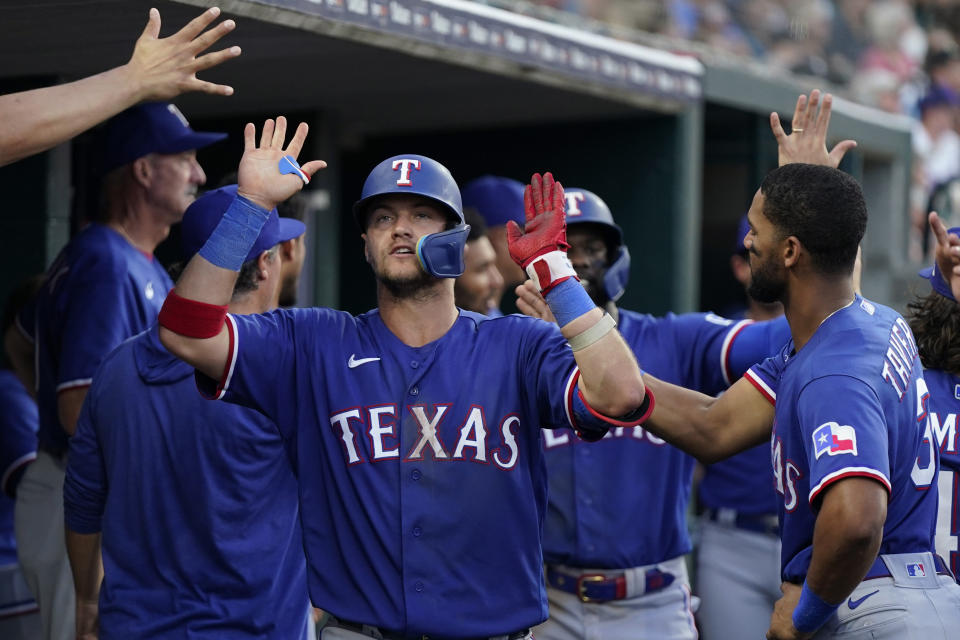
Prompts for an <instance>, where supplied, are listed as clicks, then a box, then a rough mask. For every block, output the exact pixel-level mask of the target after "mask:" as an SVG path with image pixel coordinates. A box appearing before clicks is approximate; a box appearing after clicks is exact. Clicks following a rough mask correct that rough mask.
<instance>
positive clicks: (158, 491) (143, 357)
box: [63, 328, 308, 640]
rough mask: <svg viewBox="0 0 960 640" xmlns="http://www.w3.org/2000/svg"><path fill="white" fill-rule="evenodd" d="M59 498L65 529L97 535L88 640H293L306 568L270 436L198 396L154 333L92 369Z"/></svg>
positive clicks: (286, 475)
mask: <svg viewBox="0 0 960 640" xmlns="http://www.w3.org/2000/svg"><path fill="white" fill-rule="evenodd" d="M63 497H64V511H65V521H66V525H67V527H68V528H69V529H71V530H73V531H76V532H78V533H96V532H99V531H102V553H103V566H104V582H103V586H102V587H101V591H100V631H101V637H110V638H184V637H190V638H211V639H212V638H276V639H277V640H289V639H291V638H303V637H304V635H305V633H306V625H307V618H306V616H307V603H308V599H307V586H306V559H305V557H304V554H303V547H302V542H301V535H300V526H299V522H298V510H297V484H296V479H295V478H294V475H293V471H292V468H291V464H290V460H289V459H288V457H287V455H286V450H285V448H284V446H283V441H282V439H281V436H280V432H279V430H278V429H277V427H276V426H275V425H274V424H273V423H272V422H270V420H268V419H267V418H265V417H264V416H263V415H262V414H260V413H257V412H256V411H253V410H251V409H247V408H245V407H238V406H232V405H228V404H221V403H211V402H207V401H206V400H204V399H203V398H202V397H201V396H200V395H199V394H198V393H197V391H196V386H195V384H194V378H193V368H192V367H190V366H189V365H187V364H186V363H184V362H182V361H180V360H178V359H177V358H176V357H174V356H172V355H171V354H170V353H168V352H167V351H166V350H165V349H164V348H163V346H162V345H161V344H160V342H159V338H158V336H157V330H156V328H153V329H151V330H150V331H149V332H146V333H143V334H141V335H139V336H137V337H135V338H133V339H131V340H129V341H127V342H125V343H123V344H122V345H121V346H120V347H119V348H117V349H116V350H115V351H113V352H112V353H111V354H110V355H108V356H107V357H106V358H105V359H104V361H103V364H102V366H101V367H100V368H99V369H98V370H97V373H96V376H95V378H94V383H93V386H92V387H91V388H90V391H89V393H88V395H87V398H86V401H85V402H84V405H83V411H82V413H81V417H80V421H79V423H78V425H77V431H76V435H75V436H74V437H73V438H71V440H70V455H69V457H68V463H67V472H66V479H65V482H64V490H63Z"/></svg>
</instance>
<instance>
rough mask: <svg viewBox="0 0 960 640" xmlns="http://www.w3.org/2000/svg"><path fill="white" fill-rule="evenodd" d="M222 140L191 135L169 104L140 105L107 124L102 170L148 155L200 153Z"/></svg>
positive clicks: (204, 134)
mask: <svg viewBox="0 0 960 640" xmlns="http://www.w3.org/2000/svg"><path fill="white" fill-rule="evenodd" d="M226 137H227V134H225V133H210V132H200V131H194V130H193V129H191V128H190V123H189V122H187V119H186V118H185V117H184V115H183V114H182V113H181V112H180V110H179V109H177V107H176V106H174V105H172V104H170V103H169V102H144V103H142V104H138V105H136V106H135V107H130V108H129V109H127V110H126V111H124V112H122V113H119V114H117V115H115V116H114V117H113V118H111V119H110V120H108V121H107V124H106V130H105V132H104V149H103V154H104V156H103V170H104V172H107V171H112V170H113V169H116V168H117V167H121V166H123V165H125V164H129V163H131V162H133V161H134V160H136V159H137V158H142V157H143V156H145V155H147V154H150V153H181V152H183V151H190V150H191V149H201V148H203V147H206V146H207V145H211V144H213V143H214V142H219V141H220V140H223V139H224V138H226Z"/></svg>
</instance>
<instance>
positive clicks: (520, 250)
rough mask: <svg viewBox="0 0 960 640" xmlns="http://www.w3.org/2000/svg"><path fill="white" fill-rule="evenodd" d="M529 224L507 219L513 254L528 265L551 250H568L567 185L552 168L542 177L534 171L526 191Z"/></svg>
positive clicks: (508, 239)
mask: <svg viewBox="0 0 960 640" xmlns="http://www.w3.org/2000/svg"><path fill="white" fill-rule="evenodd" d="M523 206H524V215H525V217H526V225H525V226H524V228H523V230H521V229H520V227H519V226H518V225H517V223H516V222H514V221H513V220H510V221H509V222H507V247H508V249H509V250H510V257H511V258H513V261H514V262H516V263H517V264H518V265H520V266H521V267H524V268H526V266H527V265H528V264H530V263H531V262H532V261H533V260H534V258H537V257H539V256H541V255H544V254H546V253H548V252H550V251H557V250H559V251H564V252H565V251H566V250H567V248H568V247H569V246H570V245H568V244H567V220H566V216H565V215H564V207H565V206H566V202H565V200H564V197H563V186H562V185H561V184H560V183H559V182H555V181H554V179H553V174H552V173H550V172H549V171H548V172H547V173H545V174H544V175H543V178H542V179H541V177H540V174H539V173H535V174H533V177H532V178H531V179H530V184H529V185H527V187H526V189H525V190H524V193H523Z"/></svg>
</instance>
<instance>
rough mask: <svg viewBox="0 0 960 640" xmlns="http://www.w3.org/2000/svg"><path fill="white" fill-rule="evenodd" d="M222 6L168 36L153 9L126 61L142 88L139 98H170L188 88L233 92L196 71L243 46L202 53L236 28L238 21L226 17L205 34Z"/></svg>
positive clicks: (204, 13)
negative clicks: (163, 31) (161, 33)
mask: <svg viewBox="0 0 960 640" xmlns="http://www.w3.org/2000/svg"><path fill="white" fill-rule="evenodd" d="M219 15H220V9H218V8H217V7H211V8H210V9H207V10H206V11H204V12H203V13H201V14H200V15H199V16H197V17H196V18H194V19H193V20H191V21H190V22H188V23H187V24H186V25H185V26H184V27H183V28H182V29H180V30H179V31H177V32H176V33H175V34H173V35H171V36H168V37H166V38H161V37H160V12H159V11H157V10H156V9H150V18H149V20H148V21H147V26H146V28H144V30H143V33H142V34H141V35H140V37H139V38H138V39H137V43H136V45H134V48H133V56H132V57H131V58H130V62H128V63H127V70H128V71H129V73H130V79H131V81H132V82H134V83H136V84H137V85H138V86H139V87H140V91H139V92H138V93H139V96H138V98H139V100H169V99H170V98H173V97H174V96H176V95H179V94H181V93H186V92H188V91H203V92H204V93H213V94H217V95H224V96H229V95H232V94H233V87H229V86H226V85H222V84H214V83H212V82H206V81H204V80H200V79H198V78H197V72H198V71H203V70H205V69H209V68H210V67H215V66H216V65H218V64H220V63H221V62H224V61H225V60H229V59H230V58H235V57H237V56H238V55H240V47H229V48H227V49H222V50H220V51H215V52H213V53H208V54H206V55H203V56H201V55H200V54H201V53H202V52H203V51H205V50H206V49H208V48H209V47H210V46H211V45H212V44H213V43H215V42H216V41H217V40H219V39H220V38H222V37H223V36H225V35H227V34H228V33H230V32H231V31H233V29H234V27H236V26H237V24H236V23H235V22H234V21H233V20H224V21H223V22H221V23H220V24H218V25H217V26H215V27H214V28H213V29H210V30H209V31H207V32H206V33H203V30H204V29H206V28H207V27H208V26H209V25H210V23H211V22H213V21H214V20H216V19H217V16H219Z"/></svg>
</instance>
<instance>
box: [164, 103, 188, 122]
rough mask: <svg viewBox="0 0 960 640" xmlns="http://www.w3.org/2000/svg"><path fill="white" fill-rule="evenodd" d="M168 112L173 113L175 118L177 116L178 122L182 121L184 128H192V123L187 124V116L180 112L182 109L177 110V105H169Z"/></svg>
mask: <svg viewBox="0 0 960 640" xmlns="http://www.w3.org/2000/svg"><path fill="white" fill-rule="evenodd" d="M167 111H169V112H170V113H172V114H173V115H174V116H176V117H177V120H179V121H180V124H182V125H183V126H185V127H189V126H190V123H189V122H187V116H185V115H183V113H181V112H180V109H177V107H176V105H173V104H168V105H167Z"/></svg>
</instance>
